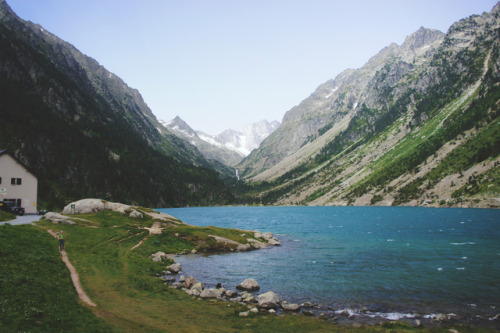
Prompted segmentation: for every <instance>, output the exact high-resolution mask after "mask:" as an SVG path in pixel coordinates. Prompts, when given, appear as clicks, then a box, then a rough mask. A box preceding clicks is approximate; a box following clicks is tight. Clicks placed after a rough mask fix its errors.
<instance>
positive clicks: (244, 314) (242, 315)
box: [240, 311, 250, 317]
mask: <svg viewBox="0 0 500 333" xmlns="http://www.w3.org/2000/svg"><path fill="white" fill-rule="evenodd" d="M249 313H250V312H249V311H245V312H240V317H248V314H249Z"/></svg>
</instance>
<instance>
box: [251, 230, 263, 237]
mask: <svg viewBox="0 0 500 333" xmlns="http://www.w3.org/2000/svg"><path fill="white" fill-rule="evenodd" d="M253 237H254V238H262V233H261V232H260V231H256V232H254V234H253Z"/></svg>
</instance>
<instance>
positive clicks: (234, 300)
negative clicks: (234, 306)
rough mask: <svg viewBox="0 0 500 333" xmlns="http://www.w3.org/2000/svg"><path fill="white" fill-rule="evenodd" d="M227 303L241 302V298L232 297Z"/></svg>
mask: <svg viewBox="0 0 500 333" xmlns="http://www.w3.org/2000/svg"><path fill="white" fill-rule="evenodd" d="M229 301H230V302H233V303H239V302H243V297H241V296H238V297H233V298H230V299H229Z"/></svg>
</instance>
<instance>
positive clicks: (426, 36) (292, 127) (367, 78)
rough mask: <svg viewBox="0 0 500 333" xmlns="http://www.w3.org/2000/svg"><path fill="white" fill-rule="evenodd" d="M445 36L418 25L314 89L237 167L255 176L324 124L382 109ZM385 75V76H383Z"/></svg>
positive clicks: (313, 135) (312, 136) (320, 130)
mask: <svg viewBox="0 0 500 333" xmlns="http://www.w3.org/2000/svg"><path fill="white" fill-rule="evenodd" d="M443 38H444V34H443V33H441V32H439V31H437V30H430V29H424V28H420V29H419V30H418V31H417V32H415V33H414V34H412V35H411V36H408V37H407V38H406V40H405V42H404V43H403V44H402V45H401V46H398V45H396V44H391V45H389V46H388V47H385V48H384V49H382V50H381V51H380V52H379V53H378V54H377V55H375V56H374V57H372V58H371V59H370V60H369V61H368V62H367V63H366V64H365V65H364V66H363V67H361V68H360V69H357V70H353V69H348V70H345V71H344V72H342V73H340V74H339V75H337V77H335V79H333V80H329V81H327V82H325V83H323V84H321V85H320V86H319V87H318V88H317V89H316V91H315V92H313V93H312V94H311V95H310V96H309V97H308V98H306V99H305V100H303V101H302V102H301V103H300V104H299V105H298V106H296V107H294V108H292V109H291V110H290V111H288V112H287V113H286V114H285V116H284V117H283V122H282V125H281V127H280V128H279V129H278V130H276V131H275V132H274V133H273V134H272V135H271V136H270V137H269V138H268V139H267V140H265V141H264V142H263V143H262V145H261V146H260V148H259V149H258V150H257V151H254V152H253V153H252V154H251V155H250V156H249V157H248V158H246V159H245V160H244V161H243V162H242V163H241V164H240V165H239V168H240V169H242V170H245V171H244V175H246V176H252V175H256V174H257V173H259V172H261V171H263V170H265V169H267V168H269V167H271V166H273V165H275V164H276V163H278V162H279V161H281V160H282V159H283V158H285V157H287V156H290V155H291V154H293V153H295V152H296V151H297V150H298V149H300V148H301V147H303V146H304V145H306V144H307V143H309V142H311V141H313V140H315V139H317V138H318V137H319V136H320V135H321V134H322V133H323V132H324V131H325V127H332V126H334V125H335V124H338V123H345V121H346V120H348V119H350V118H352V117H353V116H354V115H355V114H356V113H357V111H358V110H359V108H358V107H359V106H361V105H362V104H366V105H367V106H369V107H372V108H381V107H384V103H386V102H387V101H386V100H384V99H383V98H381V96H380V95H381V92H383V87H393V86H395V85H396V84H397V82H399V80H401V78H402V77H403V76H404V75H405V74H406V73H408V72H409V71H411V70H414V69H415V68H416V67H417V66H419V65H421V64H422V63H424V62H425V61H426V60H427V59H429V57H431V56H432V54H433V53H435V52H436V49H437V47H438V46H439V45H440V43H441V41H442V40H443ZM382 76H383V77H382Z"/></svg>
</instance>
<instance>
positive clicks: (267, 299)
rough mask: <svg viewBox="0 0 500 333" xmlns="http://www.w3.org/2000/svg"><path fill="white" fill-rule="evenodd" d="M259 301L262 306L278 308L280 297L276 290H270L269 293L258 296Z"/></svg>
mask: <svg viewBox="0 0 500 333" xmlns="http://www.w3.org/2000/svg"><path fill="white" fill-rule="evenodd" d="M257 302H258V303H259V307H260V308H264V309H276V308H277V307H278V303H279V302H280V299H279V298H278V295H276V294H275V293H274V292H272V291H268V292H267V293H264V294H261V295H259V296H257Z"/></svg>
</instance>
